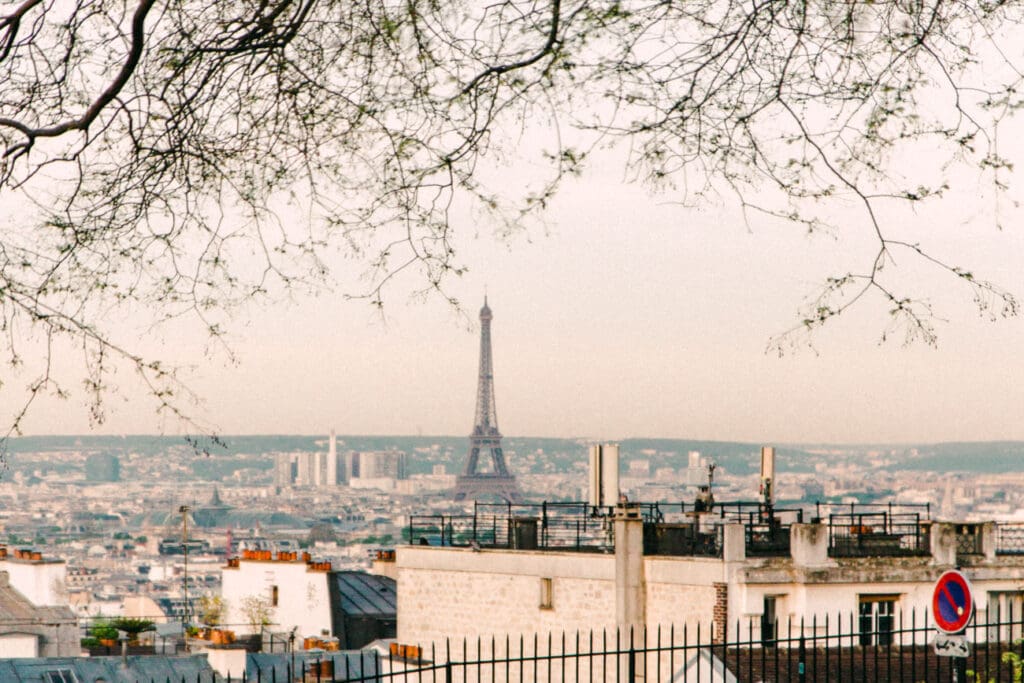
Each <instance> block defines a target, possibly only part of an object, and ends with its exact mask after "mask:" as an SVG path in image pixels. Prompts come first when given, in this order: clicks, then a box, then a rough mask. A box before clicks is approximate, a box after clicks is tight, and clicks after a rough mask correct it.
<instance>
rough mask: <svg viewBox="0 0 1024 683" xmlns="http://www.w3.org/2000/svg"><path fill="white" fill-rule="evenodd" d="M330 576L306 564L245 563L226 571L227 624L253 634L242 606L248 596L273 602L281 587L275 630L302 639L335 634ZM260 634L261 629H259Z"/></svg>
mask: <svg viewBox="0 0 1024 683" xmlns="http://www.w3.org/2000/svg"><path fill="white" fill-rule="evenodd" d="M327 578H328V573H327V572H325V571H314V570H311V569H308V568H307V565H306V563H305V562H301V561H296V562H278V561H261V560H241V561H239V566H238V568H234V567H225V569H224V573H223V575H222V582H223V583H222V585H221V595H222V596H223V598H224V600H225V602H226V603H227V618H226V620H225V622H226V623H228V624H231V625H232V627H233V628H234V629H235V630H236V631H238V632H240V633H247V632H251V631H252V628H251V626H250V625H249V624H248V623H246V616H245V613H244V612H243V611H242V604H243V601H244V599H245V598H246V597H247V596H256V597H258V598H263V599H265V600H268V601H270V600H271V599H272V596H273V587H274V586H277V606H276V607H273V608H272V616H271V619H272V621H273V623H274V629H275V630H278V631H291V630H292V629H293V628H295V629H296V631H295V636H296V638H298V639H301V638H304V637H306V636H318V635H320V634H321V632H322V631H323V630H327V631H328V632H330V630H331V605H330V596H329V594H328V592H327ZM257 630H258V629H257Z"/></svg>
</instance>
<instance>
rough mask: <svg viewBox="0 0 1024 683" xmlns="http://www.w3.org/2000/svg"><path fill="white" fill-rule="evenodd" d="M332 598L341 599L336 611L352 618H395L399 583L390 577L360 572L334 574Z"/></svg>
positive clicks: (335, 606) (332, 578)
mask: <svg viewBox="0 0 1024 683" xmlns="http://www.w3.org/2000/svg"><path fill="white" fill-rule="evenodd" d="M331 581H333V582H334V584H335V586H334V587H335V589H336V592H335V591H331V595H332V596H335V595H336V596H337V599H338V604H337V605H333V606H332V607H334V608H335V609H337V608H339V607H340V609H341V611H342V612H343V613H345V614H347V615H349V616H391V617H394V616H395V614H396V611H397V602H396V592H395V580H394V579H390V578H388V577H386V576H377V575H376V574H367V573H366V572H359V571H339V572H333V573H332V575H331Z"/></svg>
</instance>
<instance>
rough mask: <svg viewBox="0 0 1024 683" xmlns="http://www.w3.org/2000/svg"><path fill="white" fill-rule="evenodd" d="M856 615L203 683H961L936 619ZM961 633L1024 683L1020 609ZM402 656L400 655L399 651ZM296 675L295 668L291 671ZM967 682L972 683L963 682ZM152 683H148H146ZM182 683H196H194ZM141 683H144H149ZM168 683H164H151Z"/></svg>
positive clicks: (618, 634) (481, 648) (978, 674)
mask: <svg viewBox="0 0 1024 683" xmlns="http://www.w3.org/2000/svg"><path fill="white" fill-rule="evenodd" d="M890 616H891V618H887V619H865V614H864V612H863V611H862V612H861V613H859V614H856V615H854V614H848V615H842V616H841V615H829V616H823V617H820V618H813V619H810V620H801V621H794V620H787V621H784V622H778V621H776V622H775V623H773V624H768V625H766V624H765V623H764V622H763V621H762V620H759V619H753V620H750V621H749V622H747V623H745V624H741V623H739V622H737V623H736V624H734V625H733V626H731V627H730V628H729V629H723V628H721V627H720V626H715V625H713V624H712V625H711V626H710V627H707V626H702V625H700V624H696V625H693V626H690V625H683V626H679V627H666V628H658V629H654V630H643V631H636V632H626V631H594V632H589V633H582V632H574V633H561V634H558V635H555V634H553V633H546V634H543V635H541V634H533V635H531V636H528V637H525V636H519V637H515V638H513V637H504V638H495V637H489V638H475V639H458V640H444V641H440V642H438V643H433V644H430V645H429V646H427V647H420V646H398V647H400V648H404V649H403V651H402V654H401V656H393V655H388V654H380V653H379V652H378V651H371V652H366V653H364V654H363V655H359V654H358V653H354V654H355V655H356V656H351V655H349V656H345V655H342V656H341V657H339V658H337V659H335V660H333V661H330V660H328V659H326V658H325V659H324V660H323V661H320V660H316V659H307V660H306V661H303V662H301V663H293V662H289V660H288V657H287V656H282V657H280V658H279V660H278V662H279V663H278V664H277V665H275V666H264V667H262V668H256V667H254V670H253V671H247V672H245V674H244V675H243V676H241V677H238V678H231V677H229V676H225V677H220V676H216V677H214V676H210V678H207V677H206V675H205V674H204V675H203V676H201V677H200V678H198V679H196V681H195V683H225V682H232V683H233V682H235V681H238V682H241V683H254V682H255V683H286V682H287V683H298V682H299V681H301V682H302V683H313V682H314V681H316V682H317V683H342V682H346V683H525V682H527V681H528V682H530V683H584V682H585V683H636V682H638V681H643V683H663V682H664V683H708V682H711V681H715V682H722V683H725V682H726V681H735V682H736V683H755V682H758V681H760V682H763V683H783V682H785V683H818V682H822V683H824V682H828V683H843V682H844V681H845V682H848V683H866V682H867V681H871V683H888V682H893V683H894V682H899V683H932V682H936V683H938V682H939V681H942V682H943V683H945V682H946V681H949V680H956V679H955V678H954V677H953V667H954V658H952V657H946V656H941V655H939V654H938V653H937V651H936V648H935V646H934V643H933V641H934V639H935V629H934V626H933V625H932V621H931V619H930V618H929V615H928V614H927V612H924V611H912V612H910V613H902V612H893V613H891V614H890ZM987 616H988V617H991V618H987V619H986V620H984V621H978V620H975V622H974V623H972V624H970V625H969V626H968V628H967V629H966V632H965V633H964V637H965V638H966V641H967V643H968V648H969V654H968V656H967V657H966V663H965V667H964V668H965V669H966V670H967V671H966V674H967V678H966V679H961V680H967V681H973V682H983V683H1008V682H1011V681H1020V680H1021V673H1022V662H1024V641H1022V640H1021V638H1020V634H1021V632H1022V630H1024V621H1022V618H1021V617H1022V615H1021V610H1020V609H1019V607H1018V608H1017V609H1016V610H1011V611H1009V612H1008V613H1005V614H1000V613H999V612H998V611H996V613H994V614H991V615H987ZM395 649H396V648H392V650H393V651H394V650H395ZM293 664H294V666H293ZM961 673H963V672H961ZM147 680H148V679H147ZM168 680H169V681H172V682H173V683H177V680H178V679H176V678H173V677H172V678H169V679H168ZM182 681H183V683H193V682H192V680H191V679H190V680H188V681H185V680H184V679H182ZM137 683H147V681H146V680H140V681H138V682H137ZM151 683H163V681H159V682H158V681H155V680H154V681H151Z"/></svg>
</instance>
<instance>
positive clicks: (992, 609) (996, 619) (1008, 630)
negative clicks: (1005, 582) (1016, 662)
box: [976, 590, 1024, 643]
mask: <svg viewBox="0 0 1024 683" xmlns="http://www.w3.org/2000/svg"><path fill="white" fill-rule="evenodd" d="M976 607H980V605H976ZM987 614H988V623H989V627H988V640H989V642H1003V643H1012V642H1014V641H1016V640H1018V639H1020V638H1021V636H1022V635H1024V629H1022V625H1021V619H1022V616H1021V615H1022V614H1024V591H1019V590H1016V591H988V612H987Z"/></svg>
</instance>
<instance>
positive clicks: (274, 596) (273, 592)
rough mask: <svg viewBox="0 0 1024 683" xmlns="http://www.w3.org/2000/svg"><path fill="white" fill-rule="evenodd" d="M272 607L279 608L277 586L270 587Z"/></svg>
mask: <svg viewBox="0 0 1024 683" xmlns="http://www.w3.org/2000/svg"><path fill="white" fill-rule="evenodd" d="M270 606H271V607H277V586H271V587H270Z"/></svg>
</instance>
